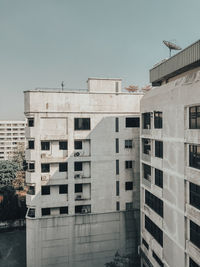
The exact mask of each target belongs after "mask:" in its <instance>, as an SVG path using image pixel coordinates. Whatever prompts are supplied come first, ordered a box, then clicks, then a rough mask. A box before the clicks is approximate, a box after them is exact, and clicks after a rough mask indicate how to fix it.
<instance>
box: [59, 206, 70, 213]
mask: <svg viewBox="0 0 200 267" xmlns="http://www.w3.org/2000/svg"><path fill="white" fill-rule="evenodd" d="M60 214H68V207H60Z"/></svg>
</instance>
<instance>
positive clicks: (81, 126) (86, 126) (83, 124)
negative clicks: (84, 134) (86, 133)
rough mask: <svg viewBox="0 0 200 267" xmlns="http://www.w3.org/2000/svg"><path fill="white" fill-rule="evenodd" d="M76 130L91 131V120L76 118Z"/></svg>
mask: <svg viewBox="0 0 200 267" xmlns="http://www.w3.org/2000/svg"><path fill="white" fill-rule="evenodd" d="M74 130H90V118H75V119H74Z"/></svg>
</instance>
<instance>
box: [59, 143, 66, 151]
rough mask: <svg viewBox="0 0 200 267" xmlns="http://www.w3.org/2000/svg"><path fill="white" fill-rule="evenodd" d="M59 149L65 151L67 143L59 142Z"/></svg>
mask: <svg viewBox="0 0 200 267" xmlns="http://www.w3.org/2000/svg"><path fill="white" fill-rule="evenodd" d="M59 149H60V150H67V141H60V142H59Z"/></svg>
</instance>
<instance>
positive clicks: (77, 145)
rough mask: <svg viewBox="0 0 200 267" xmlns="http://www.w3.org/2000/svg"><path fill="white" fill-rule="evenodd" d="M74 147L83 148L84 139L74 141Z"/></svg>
mask: <svg viewBox="0 0 200 267" xmlns="http://www.w3.org/2000/svg"><path fill="white" fill-rule="evenodd" d="M74 148H75V149H82V148H83V143H82V141H78V140H77V141H74Z"/></svg>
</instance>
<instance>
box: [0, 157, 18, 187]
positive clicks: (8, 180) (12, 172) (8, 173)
mask: <svg viewBox="0 0 200 267" xmlns="http://www.w3.org/2000/svg"><path fill="white" fill-rule="evenodd" d="M18 170H19V165H18V163H17V162H13V161H9V160H3V161H0V188H1V187H5V186H12V184H13V181H14V179H15V178H16V173H17V171H18Z"/></svg>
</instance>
